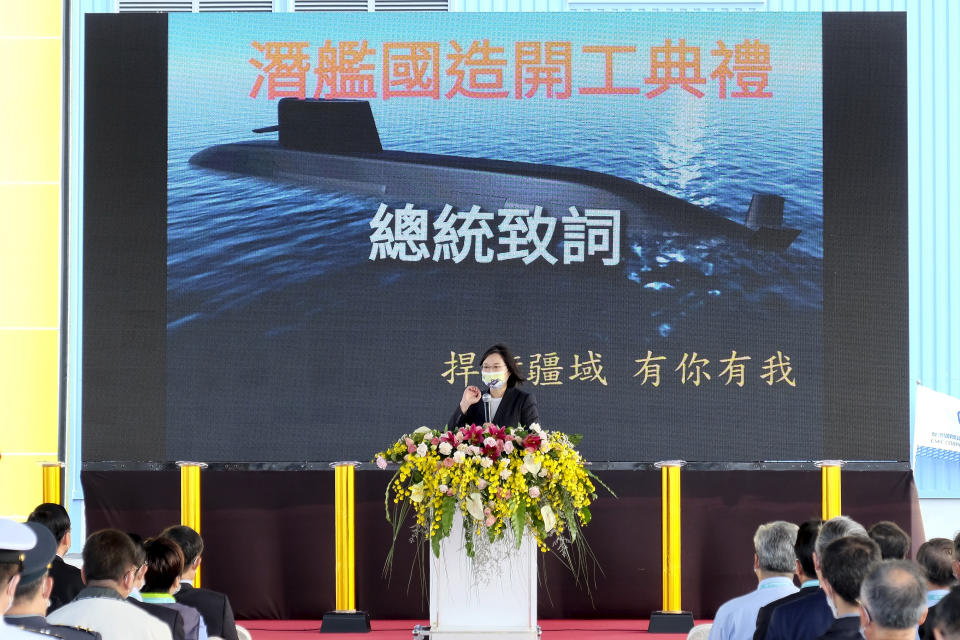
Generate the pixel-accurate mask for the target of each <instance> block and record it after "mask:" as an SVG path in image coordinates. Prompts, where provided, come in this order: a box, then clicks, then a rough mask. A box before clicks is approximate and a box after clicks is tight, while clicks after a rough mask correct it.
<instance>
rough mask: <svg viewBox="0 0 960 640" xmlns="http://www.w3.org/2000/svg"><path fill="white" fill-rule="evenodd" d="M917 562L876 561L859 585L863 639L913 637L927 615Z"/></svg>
mask: <svg viewBox="0 0 960 640" xmlns="http://www.w3.org/2000/svg"><path fill="white" fill-rule="evenodd" d="M923 582H924V580H923V576H922V575H921V574H920V570H919V569H918V568H917V565H916V564H914V563H912V562H908V561H906V560H884V561H882V562H879V563H877V564H876V565H875V566H874V567H873V568H872V569H871V570H870V571H869V572H868V573H867V575H866V577H865V578H864V579H863V584H862V585H861V586H860V626H861V627H862V628H863V635H864V636H865V637H866V640H913V639H914V638H916V637H917V627H918V626H919V625H920V624H921V623H922V622H923V620H924V618H926V617H927V594H926V589H925V588H924V586H923Z"/></svg>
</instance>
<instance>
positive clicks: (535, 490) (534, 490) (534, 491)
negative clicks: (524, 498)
mask: <svg viewBox="0 0 960 640" xmlns="http://www.w3.org/2000/svg"><path fill="white" fill-rule="evenodd" d="M528 493H529V494H530V497H531V498H539V497H540V487H530V491H529V492H528Z"/></svg>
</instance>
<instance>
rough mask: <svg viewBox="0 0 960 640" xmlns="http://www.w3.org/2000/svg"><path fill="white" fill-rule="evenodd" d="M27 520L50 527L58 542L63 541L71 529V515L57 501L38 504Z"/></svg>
mask: <svg viewBox="0 0 960 640" xmlns="http://www.w3.org/2000/svg"><path fill="white" fill-rule="evenodd" d="M27 522H36V523H37V524H42V525H43V526H45V527H46V528H47V529H50V533H52V534H53V537H54V538H56V540H57V544H60V543H61V542H63V537H64V536H65V535H67V533H68V532H69V531H70V516H69V515H68V514H67V510H66V509H64V508H63V507H62V506H60V505H59V504H57V503H55V502H44V503H43V504H41V505H40V506H38V507H37V508H36V509H34V510H33V513H31V514H30V515H29V516H28V517H27Z"/></svg>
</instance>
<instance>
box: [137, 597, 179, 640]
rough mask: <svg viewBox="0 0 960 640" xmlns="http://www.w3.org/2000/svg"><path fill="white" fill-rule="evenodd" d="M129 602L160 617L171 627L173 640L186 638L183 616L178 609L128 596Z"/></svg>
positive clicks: (155, 616)
mask: <svg viewBox="0 0 960 640" xmlns="http://www.w3.org/2000/svg"><path fill="white" fill-rule="evenodd" d="M127 602H129V603H130V604H132V605H134V606H136V607H139V608H141V609H143V610H144V611H146V612H147V613H149V614H150V615H152V616H153V617H154V618H158V619H160V620H161V621H162V622H163V623H164V624H165V625H167V626H168V627H170V633H171V634H173V640H186V634H185V633H184V632H183V616H182V615H181V614H180V612H179V611H177V610H176V609H171V608H170V607H161V606H160V605H158V604H153V603H152V602H140V601H139V600H137V599H136V598H127Z"/></svg>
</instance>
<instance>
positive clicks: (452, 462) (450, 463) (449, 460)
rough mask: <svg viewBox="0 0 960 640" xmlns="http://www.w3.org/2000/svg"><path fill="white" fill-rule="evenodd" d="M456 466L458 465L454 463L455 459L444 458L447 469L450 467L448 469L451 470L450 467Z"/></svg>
mask: <svg viewBox="0 0 960 640" xmlns="http://www.w3.org/2000/svg"><path fill="white" fill-rule="evenodd" d="M455 464H457V463H456V462H454V461H453V458H444V459H443V466H445V467H448V468H449V467H452V466H453V465H455Z"/></svg>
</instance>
